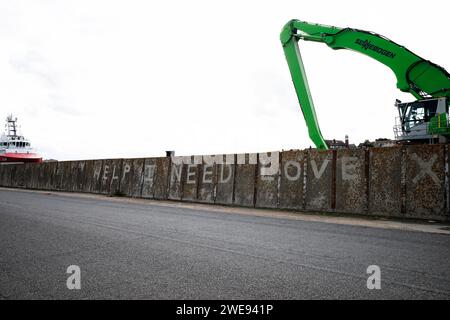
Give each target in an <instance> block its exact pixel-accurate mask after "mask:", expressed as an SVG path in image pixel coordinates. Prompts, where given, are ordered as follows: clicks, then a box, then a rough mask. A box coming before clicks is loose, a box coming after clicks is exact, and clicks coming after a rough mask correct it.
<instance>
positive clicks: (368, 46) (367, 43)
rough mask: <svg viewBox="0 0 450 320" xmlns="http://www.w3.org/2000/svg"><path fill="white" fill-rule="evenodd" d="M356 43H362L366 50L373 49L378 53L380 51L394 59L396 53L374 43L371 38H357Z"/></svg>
mask: <svg viewBox="0 0 450 320" xmlns="http://www.w3.org/2000/svg"><path fill="white" fill-rule="evenodd" d="M355 43H356V44H358V45H360V46H361V47H362V48H363V49H364V50H371V51H375V52H376V53H379V54H381V55H383V56H386V57H389V58H392V59H394V58H395V56H396V54H395V53H393V52H392V51H388V50H385V49H383V48H380V47H378V46H376V45H374V44H372V43H371V42H370V41H369V40H367V39H366V40H361V39H356V41H355Z"/></svg>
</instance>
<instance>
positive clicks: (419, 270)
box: [0, 189, 450, 299]
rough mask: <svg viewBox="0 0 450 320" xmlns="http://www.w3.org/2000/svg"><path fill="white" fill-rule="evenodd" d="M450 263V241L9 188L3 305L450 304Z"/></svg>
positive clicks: (3, 199)
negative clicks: (374, 282) (76, 272)
mask: <svg viewBox="0 0 450 320" xmlns="http://www.w3.org/2000/svg"><path fill="white" fill-rule="evenodd" d="M70 265H77V266H79V267H80V270H81V289H80V290H69V289H67V286H66V281H67V278H68V277H69V276H70V275H69V274H67V273H66V271H67V267H68V266H70ZM369 265H378V266H379V267H380V270H381V289H380V290H369V289H367V278H368V276H369V275H368V274H367V273H366V271H367V267H368V266H369ZM449 265H450V236H449V235H443V234H431V233H424V232H412V231H402V230H387V229H379V228H368V227H362V226H350V225H339V224H332V223H322V222H310V221H300V220H292V219H286V218H277V217H260V216H252V215H242V214H236V213H229V212H225V211H224V212H218V211H217V210H210V211H208V210H205V208H201V209H192V208H182V207H179V206H167V205H166V206H161V205H155V204H154V203H144V202H142V201H141V202H136V203H133V202H130V201H120V200H119V201H117V200H115V201H111V200H110V199H108V198H100V197H97V198H94V197H83V196H65V195H55V194H45V193H34V192H23V191H12V190H5V189H0V299H30V298H31V299H55V298H56V299H101V298H119V299H438V298H444V299H449V298H450V268H449Z"/></svg>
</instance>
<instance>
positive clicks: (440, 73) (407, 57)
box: [280, 20, 450, 150]
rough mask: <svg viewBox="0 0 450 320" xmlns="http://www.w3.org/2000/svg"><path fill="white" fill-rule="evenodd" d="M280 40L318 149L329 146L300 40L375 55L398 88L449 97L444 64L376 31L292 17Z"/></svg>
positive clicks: (449, 82)
mask: <svg viewBox="0 0 450 320" xmlns="http://www.w3.org/2000/svg"><path fill="white" fill-rule="evenodd" d="M280 40H281V43H282V45H283V49H284V53H285V56H286V60H287V62H288V66H289V70H290V72H291V77H292V80H293V83H294V86H295V90H296V93H297V97H298V100H299V103H300V106H301V109H302V112H303V115H304V118H305V121H306V124H307V126H308V132H309V136H310V138H311V140H312V141H313V142H314V144H315V145H316V147H317V148H318V149H324V150H326V149H327V148H328V147H327V145H326V143H325V140H324V139H323V136H322V133H321V131H320V127H319V123H318V120H317V116H316V112H315V108H314V104H313V100H312V96H311V92H310V89H309V85H308V81H307V78H306V72H305V68H304V65H303V61H302V58H301V54H300V49H299V46H298V41H299V40H305V41H315V42H322V43H325V44H327V45H328V46H329V47H330V48H332V49H348V50H353V51H356V52H359V53H362V54H364V55H366V56H369V57H371V58H373V59H375V60H376V61H378V62H380V63H382V64H384V65H386V66H387V67H388V68H390V69H391V70H392V72H394V74H395V76H396V78H397V88H398V89H400V90H401V91H403V92H409V93H410V94H412V95H413V96H414V97H415V98H416V99H418V100H423V99H430V98H442V97H446V98H447V101H449V100H450V75H449V73H448V72H447V71H446V70H445V69H444V68H442V67H440V66H438V65H436V64H434V63H432V62H430V61H427V60H425V59H422V58H421V57H419V56H418V55H416V54H414V53H412V52H411V51H409V50H408V49H406V48H405V47H403V46H401V45H398V44H397V43H395V42H393V41H391V40H389V39H387V38H385V37H383V36H381V35H378V34H376V33H373V32H369V31H363V30H358V29H352V28H337V27H332V26H326V25H319V24H312V23H308V22H303V21H299V20H291V21H289V22H288V23H287V24H286V25H285V26H284V28H283V30H282V31H281V34H280Z"/></svg>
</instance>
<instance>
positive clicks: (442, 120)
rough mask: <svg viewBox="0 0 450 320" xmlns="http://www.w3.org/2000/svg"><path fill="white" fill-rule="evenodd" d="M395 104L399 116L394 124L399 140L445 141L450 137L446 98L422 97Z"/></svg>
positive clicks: (396, 137)
mask: <svg viewBox="0 0 450 320" xmlns="http://www.w3.org/2000/svg"><path fill="white" fill-rule="evenodd" d="M395 106H396V107H397V109H398V113H399V117H398V118H397V119H396V125H395V126H394V134H395V139H396V140H397V141H399V142H408V141H409V142H414V143H420V142H424V143H429V142H440V143H444V142H447V140H448V138H449V137H450V128H449V123H448V103H447V98H445V97H444V98H434V99H424V100H418V101H414V102H407V103H402V102H401V101H399V100H397V101H396V102H395Z"/></svg>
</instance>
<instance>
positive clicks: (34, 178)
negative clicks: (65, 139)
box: [0, 145, 450, 221]
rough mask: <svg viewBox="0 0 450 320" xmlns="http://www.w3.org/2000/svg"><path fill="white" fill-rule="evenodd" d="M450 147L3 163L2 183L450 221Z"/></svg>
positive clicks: (401, 147)
mask: <svg viewBox="0 0 450 320" xmlns="http://www.w3.org/2000/svg"><path fill="white" fill-rule="evenodd" d="M448 171H449V148H448V145H417V146H399V147H391V148H371V149H367V150H365V149H349V150H332V151H317V150H303V151H301V150H292V151H283V152H267V153H259V154H256V153H253V154H252V153H251V154H228V155H205V156H188V157H162V158H140V159H104V160H82V161H62V162H46V163H41V164H32V163H30V164H13V165H1V166H0V186H3V187H14V188H25V189H39V190H56V191H70V192H87V193H98V194H111V195H124V196H127V197H136V198H147V199H157V200H176V201H187V202H199V203H209V204H221V205H234V206H242V207H256V208H279V209H290V210H297V211H304V212H333V213H347V214H361V215H371V216H385V217H398V218H415V219H433V220H439V221H450V206H449V196H450V195H449V179H448V177H449V172H448Z"/></svg>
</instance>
